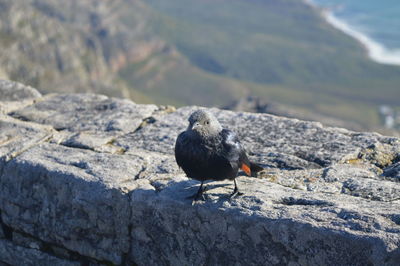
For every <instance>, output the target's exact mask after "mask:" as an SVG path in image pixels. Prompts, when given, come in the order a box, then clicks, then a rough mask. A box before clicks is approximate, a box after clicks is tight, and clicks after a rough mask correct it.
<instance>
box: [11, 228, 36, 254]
mask: <svg viewBox="0 0 400 266" xmlns="http://www.w3.org/2000/svg"><path fill="white" fill-rule="evenodd" d="M12 242H13V243H14V244H15V245H18V246H21V247H25V248H30V249H37V250H40V249H42V248H43V244H42V242H41V241H40V240H37V239H33V238H31V237H28V236H27V235H23V234H21V233H19V232H13V233H12Z"/></svg>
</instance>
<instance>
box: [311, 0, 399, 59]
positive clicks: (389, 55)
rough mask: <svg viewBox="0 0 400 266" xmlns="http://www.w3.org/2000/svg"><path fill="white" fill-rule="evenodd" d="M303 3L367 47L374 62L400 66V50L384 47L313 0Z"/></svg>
mask: <svg viewBox="0 0 400 266" xmlns="http://www.w3.org/2000/svg"><path fill="white" fill-rule="evenodd" d="M303 2H304V3H305V4H307V5H309V6H311V7H312V8H314V9H316V10H317V11H318V12H319V13H320V14H321V15H322V17H323V18H324V19H325V21H326V22H328V23H329V24H330V25H332V26H333V27H334V28H336V29H338V30H340V31H341V32H343V33H345V34H346V35H348V36H350V37H352V38H354V39H355V40H357V41H358V42H360V43H361V44H362V45H363V46H364V47H365V49H366V51H367V54H368V57H369V58H370V59H371V60H372V61H374V62H377V63H380V64H385V65H397V66H400V49H396V50H390V49H387V48H386V47H385V46H384V45H382V44H380V43H379V42H377V41H375V40H373V39H372V38H371V37H369V36H367V35H366V34H364V33H362V32H360V31H358V30H356V29H355V28H354V27H352V26H351V25H349V24H348V23H347V22H346V21H343V20H341V19H339V18H337V17H336V16H335V14H334V12H333V11H332V10H328V9H326V8H323V7H321V6H319V5H318V4H316V3H314V2H313V1H312V0H303Z"/></svg>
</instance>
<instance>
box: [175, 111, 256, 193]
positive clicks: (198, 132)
mask: <svg viewBox="0 0 400 266" xmlns="http://www.w3.org/2000/svg"><path fill="white" fill-rule="evenodd" d="M188 121H189V125H188V127H187V129H186V130H185V131H183V132H181V133H180V134H179V135H178V137H177V139H176V142H175V159H176V162H177V164H178V166H179V167H180V168H182V170H183V171H184V172H185V174H186V175H187V177H189V178H191V179H194V180H198V181H200V182H201V185H200V187H199V189H198V191H197V193H196V194H194V195H193V196H191V197H189V198H192V199H193V201H197V200H199V199H203V200H204V197H203V192H204V191H205V189H203V183H204V181H206V180H214V181H220V180H225V179H229V180H233V181H234V184H235V188H234V190H233V193H232V194H231V195H230V198H233V197H235V196H239V195H242V194H243V193H241V192H240V191H239V188H238V186H237V183H236V177H237V174H238V171H239V169H241V170H243V171H244V172H245V173H246V174H247V175H249V176H251V175H252V174H254V173H256V172H259V171H261V170H263V168H262V167H261V166H259V165H258V164H256V163H254V162H251V161H250V160H249V158H248V156H247V154H246V151H245V149H244V148H243V146H242V144H241V143H240V141H239V138H238V136H237V134H236V133H235V132H233V131H231V130H229V129H224V128H223V127H222V126H221V124H220V123H219V121H218V120H217V118H216V117H215V116H214V115H213V114H212V113H211V112H209V111H207V110H203V109H200V110H196V111H194V112H193V113H192V114H191V115H190V117H189V119H188Z"/></svg>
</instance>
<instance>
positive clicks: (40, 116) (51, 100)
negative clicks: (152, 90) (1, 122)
mask: <svg viewBox="0 0 400 266" xmlns="http://www.w3.org/2000/svg"><path fill="white" fill-rule="evenodd" d="M157 111H160V108H159V107H157V106H155V105H142V104H135V103H133V102H132V101H129V100H126V99H116V98H109V97H107V96H104V95H97V94H54V95H48V96H46V97H44V98H43V100H42V101H40V102H38V103H36V104H33V105H30V106H28V107H26V108H23V109H20V110H17V111H15V112H13V113H11V115H12V116H14V117H16V118H19V119H22V120H28V121H33V122H36V123H40V124H47V125H51V126H53V127H54V128H55V129H56V130H59V131H67V132H70V133H71V134H66V135H65V136H64V139H61V140H59V142H61V143H62V144H64V145H66V146H70V147H77V148H88V149H93V150H99V151H110V152H111V153H113V152H116V153H117V152H118V151H119V150H120V148H113V147H110V145H109V144H110V143H112V141H113V139H114V138H115V137H116V136H119V135H121V134H124V133H128V132H133V131H135V130H136V129H137V128H139V127H140V126H141V125H142V124H143V123H145V122H146V121H145V120H146V119H147V118H149V117H151V116H152V115H154V114H157Z"/></svg>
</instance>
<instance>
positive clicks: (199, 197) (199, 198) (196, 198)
mask: <svg viewBox="0 0 400 266" xmlns="http://www.w3.org/2000/svg"><path fill="white" fill-rule="evenodd" d="M206 190H207V187H202V188H200V189H199V190H198V191H197V192H196V194H194V195H192V196H189V197H187V199H191V200H192V205H194V204H195V203H196V202H197V201H206V199H205V197H204V194H203V193H204V192H206Z"/></svg>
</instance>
